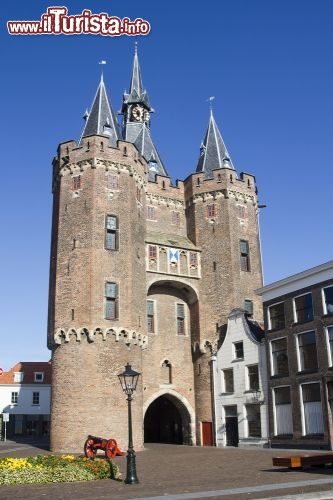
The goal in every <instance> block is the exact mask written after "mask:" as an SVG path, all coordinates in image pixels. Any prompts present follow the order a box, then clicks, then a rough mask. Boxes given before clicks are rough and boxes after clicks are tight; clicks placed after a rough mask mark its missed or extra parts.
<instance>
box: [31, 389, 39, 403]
mask: <svg viewBox="0 0 333 500" xmlns="http://www.w3.org/2000/svg"><path fill="white" fill-rule="evenodd" d="M35 394H38V403H34V397H35ZM31 405H32V406H40V392H39V391H32V399H31Z"/></svg>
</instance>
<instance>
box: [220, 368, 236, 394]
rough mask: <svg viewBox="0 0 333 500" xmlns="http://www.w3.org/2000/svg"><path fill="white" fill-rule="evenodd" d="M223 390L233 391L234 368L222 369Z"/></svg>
mask: <svg viewBox="0 0 333 500" xmlns="http://www.w3.org/2000/svg"><path fill="white" fill-rule="evenodd" d="M223 392H234V370H233V369H232V368H228V369H227V370H223Z"/></svg>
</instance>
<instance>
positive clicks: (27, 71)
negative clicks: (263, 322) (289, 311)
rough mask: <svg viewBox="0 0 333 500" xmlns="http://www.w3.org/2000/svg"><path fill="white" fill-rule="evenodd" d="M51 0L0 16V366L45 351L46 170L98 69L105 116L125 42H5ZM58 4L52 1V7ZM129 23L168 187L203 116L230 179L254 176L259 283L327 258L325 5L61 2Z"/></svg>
mask: <svg viewBox="0 0 333 500" xmlns="http://www.w3.org/2000/svg"><path fill="white" fill-rule="evenodd" d="M51 5H54V3H47V2H45V1H41V0H37V1H34V2H29V3H28V2H24V1H23V0H16V1H14V2H7V3H6V4H3V5H2V7H1V19H2V26H1V30H0V37H1V39H0V46H1V51H2V54H1V66H2V72H1V73H2V76H1V80H0V86H1V96H2V99H1V101H2V102H1V107H2V113H1V115H2V119H1V122H2V134H1V137H2V154H1V159H2V161H1V187H0V190H1V196H0V203H1V212H0V214H1V215H0V217H1V235H2V238H1V246H0V252H1V254H0V262H1V285H2V286H1V348H0V367H2V368H4V369H9V368H10V366H12V365H13V364H14V363H15V362H16V361H32V360H35V361H39V360H47V359H48V358H49V351H48V350H47V348H46V324H47V299H48V272H49V249H50V233H51V207H52V194H51V172H52V167H51V162H52V158H53V156H54V154H55V152H56V149H57V146H58V144H59V143H60V142H63V141H66V140H69V139H78V138H79V137H80V134H81V131H82V126H83V120H82V115H83V113H84V111H85V109H86V107H88V108H89V107H90V105H91V101H92V99H93V96H94V94H95V91H96V88H97V85H98V82H99V78H100V66H99V65H98V61H100V60H101V59H105V60H107V61H108V64H107V65H106V66H104V75H105V82H106V85H107V88H108V91H109V95H110V97H111V101H112V103H113V106H114V108H115V110H118V109H119V108H120V104H121V98H122V93H123V91H124V90H125V89H128V86H129V81H130V72H131V66H132V60H133V52H134V39H133V38H131V37H127V36H120V37H117V38H115V37H114V38H111V37H102V36H93V35H73V36H65V35H59V36H56V35H49V36H47V35H43V36H11V35H9V34H8V32H7V26H6V22H7V21H9V20H25V19H26V20H40V18H41V16H42V14H43V13H45V12H46V10H47V8H48V7H50V6H51ZM56 5H57V4H56ZM62 5H65V6H66V7H67V8H68V10H69V15H75V14H80V13H81V12H82V10H83V9H90V10H91V11H92V12H93V13H97V14H98V13H100V12H106V13H108V14H109V15H110V16H118V17H120V18H123V17H129V18H130V19H131V20H134V19H135V18H138V17H141V18H142V19H145V20H147V21H149V22H150V24H151V32H150V34H149V35H148V36H141V37H139V39H138V43H139V57H140V64H141V70H142V74H143V82H144V85H145V87H146V88H147V90H148V92H149V95H150V99H151V103H152V105H153V107H154V108H155V110H156V113H155V115H154V116H153V120H152V134H153V138H154V141H155V144H156V146H157V148H158V149H159V152H160V154H161V157H162V158H163V161H164V163H165V165H166V167H167V169H168V171H169V173H170V175H171V177H172V178H173V179H174V180H175V179H177V178H180V179H183V178H185V177H186V176H187V175H189V174H190V173H191V172H193V171H194V170H195V167H196V163H197V159H198V155H199V147H200V143H201V140H202V138H203V136H204V133H205V130H206V127H207V123H208V118H209V106H208V103H207V99H208V97H210V96H215V100H214V103H213V104H214V115H215V119H216V121H217V123H218V125H219V128H220V130H221V132H222V135H223V138H224V140H225V142H226V145H227V148H228V150H229V153H230V155H231V157H232V160H233V163H234V165H235V166H236V169H237V171H238V173H240V172H242V171H245V172H250V173H252V174H254V175H255V176H256V179H257V184H258V189H259V199H260V202H261V203H263V204H266V205H267V208H265V209H264V210H262V212H261V237H262V251H263V265H264V275H265V283H266V284H267V283H270V282H272V281H275V280H278V279H281V278H283V277H285V276H288V275H290V274H294V273H297V272H299V271H302V270H304V269H307V268H309V267H313V266H316V265H318V264H321V263H323V262H326V261H328V260H331V259H332V252H331V248H332V244H333V233H332V229H331V228H332V225H331V224H330V223H329V222H328V221H327V220H326V219H327V217H328V215H327V214H329V213H330V210H331V208H330V206H331V197H332V186H333V173H332V147H331V145H332V123H333V122H332V117H333V99H332V89H333V67H332V49H333V2H331V1H330V0H293V1H290V0H206V1H205V2H180V1H179V0H178V1H177V2H176V1H174V0H169V1H168V2H162V1H159V2H158V1H152V0H144V1H142V2H138V1H133V0H127V1H126V2H112V1H110V0H109V1H98V0H97V1H94V2H93V1H92V0H85V1H76V0H75V1H73V0H68V1H67V2H64V3H62Z"/></svg>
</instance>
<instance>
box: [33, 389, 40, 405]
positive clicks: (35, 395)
mask: <svg viewBox="0 0 333 500" xmlns="http://www.w3.org/2000/svg"><path fill="white" fill-rule="evenodd" d="M32 404H33V405H39V392H33V393H32Z"/></svg>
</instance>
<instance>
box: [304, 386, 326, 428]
mask: <svg viewBox="0 0 333 500" xmlns="http://www.w3.org/2000/svg"><path fill="white" fill-rule="evenodd" d="M302 401H303V414H304V422H303V429H304V434H305V435H309V434H323V433H324V424H323V409H322V404H321V395H320V385H319V383H311V384H303V385H302Z"/></svg>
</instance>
